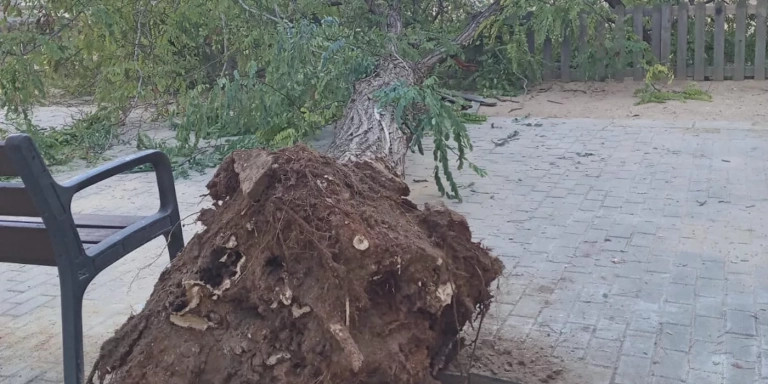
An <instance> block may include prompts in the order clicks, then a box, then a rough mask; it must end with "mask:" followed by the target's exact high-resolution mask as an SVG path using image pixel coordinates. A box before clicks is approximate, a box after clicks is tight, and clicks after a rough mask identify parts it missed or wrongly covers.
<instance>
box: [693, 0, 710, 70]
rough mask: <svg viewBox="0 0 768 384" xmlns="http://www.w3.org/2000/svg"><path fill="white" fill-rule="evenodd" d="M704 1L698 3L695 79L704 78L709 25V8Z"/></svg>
mask: <svg viewBox="0 0 768 384" xmlns="http://www.w3.org/2000/svg"><path fill="white" fill-rule="evenodd" d="M706 6H707V5H706V4H704V3H696V27H695V28H696V42H695V48H694V68H693V79H694V80H696V81H702V80H704V39H705V35H704V31H705V27H706V25H707V8H706Z"/></svg>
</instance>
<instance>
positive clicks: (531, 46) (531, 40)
mask: <svg viewBox="0 0 768 384" xmlns="http://www.w3.org/2000/svg"><path fill="white" fill-rule="evenodd" d="M525 41H526V43H527V44H528V53H530V54H531V56H534V57H535V56H536V34H535V33H534V32H533V28H531V26H530V25H529V26H528V31H527V32H526V34H525Z"/></svg>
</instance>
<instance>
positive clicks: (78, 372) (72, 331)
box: [61, 280, 85, 384]
mask: <svg viewBox="0 0 768 384" xmlns="http://www.w3.org/2000/svg"><path fill="white" fill-rule="evenodd" d="M65 285H68V284H66V283H65V282H64V281H63V280H62V282H61V328H62V337H63V341H64V348H63V349H64V383H65V384H83V381H84V379H85V378H84V374H83V295H82V293H80V290H79V289H76V288H74V287H72V286H65Z"/></svg>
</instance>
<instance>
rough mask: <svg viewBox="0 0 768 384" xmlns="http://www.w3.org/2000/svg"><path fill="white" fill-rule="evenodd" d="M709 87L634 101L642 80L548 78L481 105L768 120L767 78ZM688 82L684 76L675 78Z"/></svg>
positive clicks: (513, 112) (576, 114)
mask: <svg viewBox="0 0 768 384" xmlns="http://www.w3.org/2000/svg"><path fill="white" fill-rule="evenodd" d="M698 85H699V87H700V88H701V89H703V90H706V91H707V92H709V93H710V94H711V95H712V97H713V101H712V102H704V101H687V102H680V101H672V102H667V103H664V104H645V105H635V103H637V98H636V97H635V96H634V95H633V93H634V91H635V89H637V88H640V87H642V83H640V82H634V81H626V82H624V83H615V82H607V83H549V84H542V85H539V86H536V87H534V88H531V89H529V91H528V93H527V94H526V95H524V96H520V97H514V98H510V99H506V98H502V99H504V100H511V101H505V102H501V103H499V105H498V106H496V107H481V108H480V110H479V113H482V114H485V115H488V116H525V115H530V116H532V117H539V118H546V117H557V118H593V119H629V120H632V119H642V120H662V121H694V120H695V121H732V122H749V123H753V124H754V125H766V124H768V81H753V80H748V81H741V82H735V81H722V82H702V83H699V84H698ZM673 86H674V87H675V88H683V87H684V86H685V82H676V83H675V84H673Z"/></svg>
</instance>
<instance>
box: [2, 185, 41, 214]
mask: <svg viewBox="0 0 768 384" xmlns="http://www.w3.org/2000/svg"><path fill="white" fill-rule="evenodd" d="M0 215H3V216H40V214H39V213H38V211H37V207H35V203H34V201H32V197H31V196H29V193H28V192H27V190H26V189H24V185H23V184H21V183H0Z"/></svg>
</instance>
